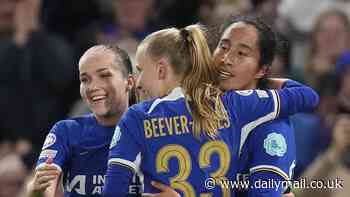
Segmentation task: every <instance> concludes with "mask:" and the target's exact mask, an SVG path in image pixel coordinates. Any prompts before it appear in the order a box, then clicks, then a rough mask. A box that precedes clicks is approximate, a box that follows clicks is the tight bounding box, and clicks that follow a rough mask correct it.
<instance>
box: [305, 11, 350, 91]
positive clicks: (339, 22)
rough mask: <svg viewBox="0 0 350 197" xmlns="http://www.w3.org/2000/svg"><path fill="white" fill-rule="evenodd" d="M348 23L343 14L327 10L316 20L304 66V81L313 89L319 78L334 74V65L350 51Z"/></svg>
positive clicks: (317, 84) (349, 26)
mask: <svg viewBox="0 0 350 197" xmlns="http://www.w3.org/2000/svg"><path fill="white" fill-rule="evenodd" d="M349 44H350V22H349V19H348V17H347V15H345V14H344V13H343V12H341V11H339V10H329V11H325V12H323V13H321V15H320V16H319V17H318V18H317V20H316V23H315V26H314V28H313V31H312V34H311V45H310V58H309V62H308V63H307V64H306V66H305V76H307V78H305V79H306V81H307V82H308V83H309V84H310V85H312V86H313V87H315V88H318V87H319V86H320V85H321V84H320V83H321V81H320V80H319V79H320V77H321V76H324V75H327V74H330V73H335V66H334V65H335V63H336V60H337V59H338V58H339V57H340V55H341V54H342V53H344V52H345V51H347V50H349V49H350V45H349Z"/></svg>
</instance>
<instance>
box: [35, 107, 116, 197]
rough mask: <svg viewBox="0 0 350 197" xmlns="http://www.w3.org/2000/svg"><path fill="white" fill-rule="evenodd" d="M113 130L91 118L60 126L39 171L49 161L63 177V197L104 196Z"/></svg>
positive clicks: (51, 135) (52, 133) (47, 145)
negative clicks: (49, 159)
mask: <svg viewBox="0 0 350 197" xmlns="http://www.w3.org/2000/svg"><path fill="white" fill-rule="evenodd" d="M114 128H115V127H114V126H112V127H106V126H102V125H100V124H98V123H97V121H96V118H95V117H94V116H93V115H92V114H89V115H86V116H82V117H78V118H72V119H68V120H63V121H59V122H57V123H56V124H55V125H54V126H53V128H52V129H51V131H50V132H49V134H48V135H47V137H46V140H45V142H44V145H43V148H42V152H41V154H40V156H39V160H38V162H37V168H38V167H39V166H40V165H43V164H44V163H45V162H46V160H47V158H48V157H51V158H52V159H53V165H55V166H56V167H58V168H59V169H60V170H61V172H62V174H63V184H64V196H65V197H75V196H101V194H102V189H103V185H104V182H105V173H106V169H107V159H108V152H109V145H110V141H111V139H112V136H113V131H114Z"/></svg>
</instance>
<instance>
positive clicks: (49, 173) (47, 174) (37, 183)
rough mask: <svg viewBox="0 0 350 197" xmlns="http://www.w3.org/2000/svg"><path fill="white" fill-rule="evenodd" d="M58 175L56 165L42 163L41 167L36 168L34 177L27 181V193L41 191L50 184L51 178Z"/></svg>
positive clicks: (53, 178)
mask: <svg viewBox="0 0 350 197" xmlns="http://www.w3.org/2000/svg"><path fill="white" fill-rule="evenodd" d="M59 175H60V171H59V170H58V169H57V167H55V166H53V165H51V164H48V163H46V164H44V165H43V166H42V167H40V168H38V169H36V171H35V174H34V178H33V180H32V181H30V182H29V183H28V186H27V189H28V191H29V193H36V192H43V191H45V190H46V188H48V187H49V186H51V184H52V180H55V179H56V178H58V177H59Z"/></svg>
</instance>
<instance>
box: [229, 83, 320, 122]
mask: <svg viewBox="0 0 350 197" xmlns="http://www.w3.org/2000/svg"><path fill="white" fill-rule="evenodd" d="M291 84H293V85H291ZM295 84H298V83H297V82H294V81H291V80H287V81H286V82H284V88H282V89H280V90H245V91H231V92H228V93H226V95H225V96H226V97H224V98H226V100H227V101H228V102H229V104H228V106H229V107H230V102H233V103H234V104H233V106H232V107H230V108H231V109H232V110H234V111H235V114H237V116H238V119H239V120H240V121H241V123H242V125H246V124H249V125H248V126H249V128H255V127H256V126H258V125H260V124H262V123H264V122H267V121H270V120H273V119H276V118H278V117H288V116H289V115H293V114H295V113H299V112H306V111H311V110H314V109H315V108H316V106H317V105H318V102H319V97H318V94H317V93H316V92H315V91H314V90H313V89H312V88H310V87H307V86H304V85H301V84H300V85H298V86H295ZM227 101H226V102H227ZM231 105H232V104H231Z"/></svg>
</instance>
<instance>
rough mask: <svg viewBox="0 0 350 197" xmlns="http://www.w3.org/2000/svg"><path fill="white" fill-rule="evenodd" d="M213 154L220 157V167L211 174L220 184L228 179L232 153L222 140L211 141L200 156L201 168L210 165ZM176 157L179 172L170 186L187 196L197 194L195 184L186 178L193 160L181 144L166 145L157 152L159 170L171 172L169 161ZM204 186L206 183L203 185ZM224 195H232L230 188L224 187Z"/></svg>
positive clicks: (206, 144)
mask: <svg viewBox="0 0 350 197" xmlns="http://www.w3.org/2000/svg"><path fill="white" fill-rule="evenodd" d="M213 154H218V156H219V158H220V166H219V168H218V169H217V170H216V171H215V172H213V173H211V174H210V176H211V177H212V178H214V179H216V184H217V185H218V184H220V180H223V179H227V178H226V177H225V175H226V173H227V171H228V170H229V167H230V161H231V155H230V151H229V148H228V147H227V145H226V144H225V143H224V142H222V141H209V142H207V143H205V144H204V145H203V146H202V147H201V149H200V151H199V156H198V160H199V161H198V163H199V166H200V168H207V167H209V166H210V158H211V156H212V155H213ZM173 157H174V158H176V159H177V160H178V163H179V172H178V174H177V175H176V176H173V177H171V178H170V186H171V187H172V188H174V189H178V190H180V191H182V192H183V194H184V196H185V197H193V196H196V193H195V191H194V189H193V186H192V185H191V184H190V183H188V182H187V181H186V180H187V178H188V177H189V176H190V173H191V168H192V166H191V165H192V163H191V162H192V161H191V156H190V154H189V152H188V151H187V150H186V148H184V147H183V146H181V145H177V144H171V145H167V146H164V147H163V148H161V149H160V150H159V151H158V154H157V158H156V159H157V160H156V161H157V166H156V167H157V172H158V173H164V172H169V169H168V163H169V160H170V159H171V158H173ZM203 186H204V185H203ZM222 193H223V196H224V197H230V190H229V188H223V187H222ZM201 196H211V194H201Z"/></svg>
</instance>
